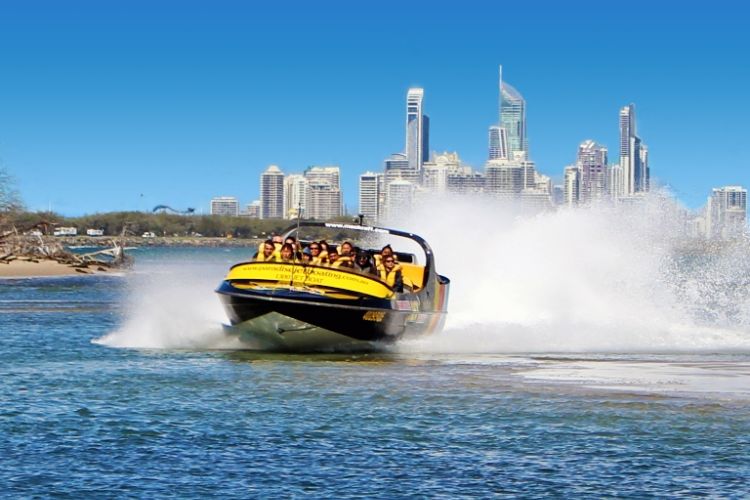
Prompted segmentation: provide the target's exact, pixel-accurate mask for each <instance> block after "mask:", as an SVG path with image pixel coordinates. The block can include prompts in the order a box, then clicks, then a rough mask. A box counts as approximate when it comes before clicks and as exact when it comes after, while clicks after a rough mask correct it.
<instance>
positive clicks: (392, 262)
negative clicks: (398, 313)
mask: <svg viewBox="0 0 750 500" xmlns="http://www.w3.org/2000/svg"><path fill="white" fill-rule="evenodd" d="M379 275H380V279H381V280H383V281H385V282H386V283H388V285H389V286H390V287H391V288H393V290H394V291H395V292H396V293H404V278H403V276H402V274H401V266H399V265H398V264H396V259H394V258H393V255H388V256H385V257H383V265H382V266H381V267H380V269H379Z"/></svg>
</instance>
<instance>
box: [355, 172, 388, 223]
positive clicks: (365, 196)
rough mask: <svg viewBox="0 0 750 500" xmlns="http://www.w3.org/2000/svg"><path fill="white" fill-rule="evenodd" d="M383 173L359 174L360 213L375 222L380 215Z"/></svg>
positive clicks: (366, 219)
mask: <svg viewBox="0 0 750 500" xmlns="http://www.w3.org/2000/svg"><path fill="white" fill-rule="evenodd" d="M382 177H383V174H376V173H374V172H365V173H364V174H362V175H360V176H359V213H360V214H362V215H364V216H365V222H366V223H368V224H374V223H375V222H376V221H377V220H378V218H379V217H380V186H381V184H382V180H381V178H382Z"/></svg>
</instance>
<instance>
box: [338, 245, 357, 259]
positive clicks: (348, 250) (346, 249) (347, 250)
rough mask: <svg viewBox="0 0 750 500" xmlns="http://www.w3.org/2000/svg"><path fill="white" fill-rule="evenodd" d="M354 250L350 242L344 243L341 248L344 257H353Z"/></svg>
mask: <svg viewBox="0 0 750 500" xmlns="http://www.w3.org/2000/svg"><path fill="white" fill-rule="evenodd" d="M353 249H354V246H353V245H352V244H351V243H350V242H348V241H345V242H343V243H342V244H341V246H340V247H339V250H340V251H341V256H342V257H352V250H353Z"/></svg>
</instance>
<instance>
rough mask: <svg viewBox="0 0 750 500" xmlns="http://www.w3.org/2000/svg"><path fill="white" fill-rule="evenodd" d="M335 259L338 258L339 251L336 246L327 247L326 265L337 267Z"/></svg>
mask: <svg viewBox="0 0 750 500" xmlns="http://www.w3.org/2000/svg"><path fill="white" fill-rule="evenodd" d="M337 260H339V251H338V250H337V249H336V247H330V248H328V265H329V266H331V267H339V266H337V265H336V261H337Z"/></svg>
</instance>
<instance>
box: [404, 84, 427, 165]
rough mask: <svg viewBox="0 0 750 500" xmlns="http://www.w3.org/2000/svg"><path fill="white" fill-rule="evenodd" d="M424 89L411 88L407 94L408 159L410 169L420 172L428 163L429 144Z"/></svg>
mask: <svg viewBox="0 0 750 500" xmlns="http://www.w3.org/2000/svg"><path fill="white" fill-rule="evenodd" d="M423 100H424V89H421V88H410V89H409V91H408V92H407V94H406V158H407V160H408V162H409V168H410V169H412V170H416V171H417V172H420V171H421V170H422V164H423V163H424V162H425V161H427V158H428V155H429V151H430V145H429V144H430V143H429V133H430V132H429V118H428V117H427V116H426V115H425V114H424V113H423V110H422V101H423Z"/></svg>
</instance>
